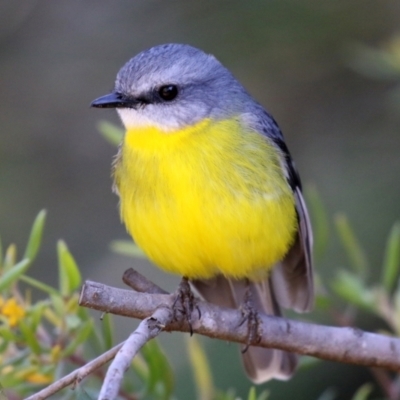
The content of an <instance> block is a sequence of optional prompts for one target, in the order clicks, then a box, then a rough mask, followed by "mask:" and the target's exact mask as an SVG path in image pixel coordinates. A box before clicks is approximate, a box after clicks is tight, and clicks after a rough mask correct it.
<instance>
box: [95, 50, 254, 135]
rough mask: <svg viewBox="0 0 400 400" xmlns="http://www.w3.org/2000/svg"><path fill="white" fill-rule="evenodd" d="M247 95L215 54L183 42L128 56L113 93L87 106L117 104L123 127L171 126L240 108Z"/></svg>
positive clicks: (222, 115)
mask: <svg viewBox="0 0 400 400" xmlns="http://www.w3.org/2000/svg"><path fill="white" fill-rule="evenodd" d="M249 100H250V103H251V102H252V101H251V98H250V97H249V95H248V94H247V93H246V91H245V90H244V89H243V87H242V86H241V85H240V84H239V82H238V81H237V80H236V79H235V78H234V77H233V76H232V75H231V73H230V72H229V71H228V70H227V69H226V68H225V67H224V66H223V65H222V64H221V63H220V62H219V61H218V60H217V59H216V58H215V57H213V56H212V55H208V54H205V53H204V52H202V51H201V50H198V49H196V48H194V47H191V46H188V45H182V44H165V45H160V46H156V47H152V48H151V49H149V50H146V51H143V52H142V53H140V54H138V55H137V56H136V57H134V58H132V59H131V60H129V61H128V62H127V63H126V64H125V65H124V66H123V67H122V68H121V70H120V71H119V72H118V75H117V79H116V82H115V88H114V91H113V93H111V94H110V95H107V96H103V97H101V98H99V99H97V100H95V101H94V102H93V103H92V105H93V106H94V107H115V108H117V110H118V112H119V114H120V116H121V119H122V121H123V123H124V124H125V126H126V128H133V127H139V126H157V127H159V128H161V129H163V130H165V131H171V130H175V129H179V128H182V127H184V126H187V125H192V124H195V123H196V122H199V121H201V120H202V119H204V118H213V119H223V118H228V117H231V116H233V115H237V114H241V113H244V112H245V111H246V109H245V108H246V105H248V104H249Z"/></svg>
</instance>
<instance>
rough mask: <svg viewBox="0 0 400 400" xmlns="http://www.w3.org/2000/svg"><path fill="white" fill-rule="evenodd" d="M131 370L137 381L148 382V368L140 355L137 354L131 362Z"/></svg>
mask: <svg viewBox="0 0 400 400" xmlns="http://www.w3.org/2000/svg"><path fill="white" fill-rule="evenodd" d="M132 368H133V369H134V371H135V372H136V374H137V375H138V377H139V379H140V380H141V381H142V382H143V383H146V382H148V380H149V375H150V372H149V367H148V365H147V364H146V361H145V360H144V358H143V357H142V355H141V354H138V355H137V356H136V357H135V358H134V359H133V360H132Z"/></svg>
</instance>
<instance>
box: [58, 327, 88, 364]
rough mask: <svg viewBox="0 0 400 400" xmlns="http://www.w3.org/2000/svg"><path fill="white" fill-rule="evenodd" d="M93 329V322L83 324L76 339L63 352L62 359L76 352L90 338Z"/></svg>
mask: <svg viewBox="0 0 400 400" xmlns="http://www.w3.org/2000/svg"><path fill="white" fill-rule="evenodd" d="M92 329H93V320H89V321H85V322H82V324H81V326H80V327H79V330H78V331H77V334H76V336H75V338H74V339H73V340H72V341H71V342H70V343H69V345H68V346H67V347H66V348H65V349H64V350H63V351H62V358H64V357H66V356H69V355H71V354H73V353H74V352H75V350H76V349H77V347H78V346H80V345H81V344H82V343H83V342H85V341H86V339H87V338H88V337H89V335H90V334H91V332H92Z"/></svg>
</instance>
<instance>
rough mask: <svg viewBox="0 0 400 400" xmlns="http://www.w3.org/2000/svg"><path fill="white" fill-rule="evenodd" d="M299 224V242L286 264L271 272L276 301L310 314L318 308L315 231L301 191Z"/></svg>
mask: <svg viewBox="0 0 400 400" xmlns="http://www.w3.org/2000/svg"><path fill="white" fill-rule="evenodd" d="M294 196H295V201H296V209H297V215H298V220H299V230H298V232H297V235H296V239H295V242H294V244H293V246H292V247H291V249H290V250H289V252H288V253H287V255H286V257H285V258H284V259H283V261H282V262H280V263H279V264H277V265H276V266H275V267H274V268H273V270H272V272H271V281H272V285H273V287H274V292H275V296H276V300H277V302H278V304H279V305H280V306H281V307H284V308H290V309H293V310H295V311H297V312H306V311H310V310H311V309H312V307H313V304H314V284H313V271H312V254H311V252H312V242H313V237H312V230H311V224H310V219H309V216H308V212H307V208H306V205H305V202H304V199H303V196H302V194H301V191H300V188H299V187H297V188H296V189H295V192H294Z"/></svg>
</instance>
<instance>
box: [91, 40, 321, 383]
mask: <svg viewBox="0 0 400 400" xmlns="http://www.w3.org/2000/svg"><path fill="white" fill-rule="evenodd" d="M91 106H92V107H96V108H115V109H116V111H117V112H118V114H119V116H120V119H121V120H122V123H123V125H124V127H125V134H124V138H123V141H122V143H121V146H120V148H119V151H118V154H117V156H116V158H115V161H114V163H113V177H114V189H115V191H116V193H117V194H118V195H119V198H120V215H121V219H122V221H123V222H124V223H125V225H126V228H127V231H128V232H129V233H130V235H131V236H132V238H133V239H134V241H135V242H136V244H137V245H138V246H139V247H140V248H141V249H142V250H143V251H144V252H145V253H146V255H147V257H148V258H149V259H150V260H151V261H152V262H153V263H154V264H155V265H156V266H158V267H159V268H161V269H163V270H164V271H166V272H169V273H173V274H177V275H180V276H182V277H184V278H185V279H188V280H189V281H190V284H191V285H192V287H194V288H195V290H197V291H198V293H199V294H200V295H201V296H202V297H203V298H204V299H205V300H206V301H209V302H211V303H213V304H216V305H219V306H224V307H230V308H236V309H237V308H240V307H241V305H242V304H243V302H244V301H245V299H246V298H247V297H249V298H250V299H251V302H252V307H254V310H255V312H262V313H266V314H269V315H278V316H280V315H281V309H282V308H285V309H293V310H295V311H297V312H306V311H310V310H311V309H312V306H313V302H314V285H313V272H312V241H313V238H312V228H311V224H310V219H309V216H308V212H307V207H306V204H305V201H304V198H303V195H302V185H301V181H300V177H299V174H298V172H297V169H296V167H295V164H294V162H293V159H292V157H291V155H290V153H289V150H288V147H287V145H286V143H285V140H284V137H283V135H282V132H281V130H280V128H279V126H278V124H277V122H276V121H275V120H274V118H273V117H272V116H271V114H270V113H269V112H268V111H266V109H265V108H264V107H263V106H262V105H261V104H260V103H258V102H257V101H256V100H255V99H254V98H253V97H252V96H251V95H250V94H249V93H248V92H247V91H246V89H245V88H244V87H243V86H242V85H241V84H240V83H239V81H238V80H237V79H236V78H235V77H234V76H233V75H232V73H231V72H230V71H229V70H228V69H227V68H226V67H224V66H223V65H222V64H221V63H220V62H219V61H218V60H217V58H215V57H214V56H213V55H211V54H208V53H205V52H203V51H202V50H200V49H197V48H195V47H192V46H190V45H187V44H176V43H168V44H162V45H157V46H154V47H152V48H150V49H147V50H144V51H142V52H141V53H139V54H138V55H136V56H134V57H133V58H132V59H130V60H129V61H128V62H127V63H126V64H125V65H124V66H123V67H122V68H121V69H120V70H119V72H118V74H117V77H116V81H115V86H114V89H113V90H112V92H111V93H109V94H107V95H105V96H102V97H99V98H97V99H96V100H94V101H93V102H92V103H91ZM242 358H243V364H244V368H245V371H246V373H247V375H248V377H249V378H250V379H251V380H252V381H253V382H254V383H257V384H258V383H262V382H265V381H268V380H270V379H280V380H287V379H289V378H290V377H291V376H292V375H293V373H294V371H295V369H296V365H297V357H296V355H294V354H292V353H289V352H285V351H282V350H278V349H266V348H260V347H256V346H250V347H249V348H248V349H247V351H245V352H244V353H243V354H242Z"/></svg>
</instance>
